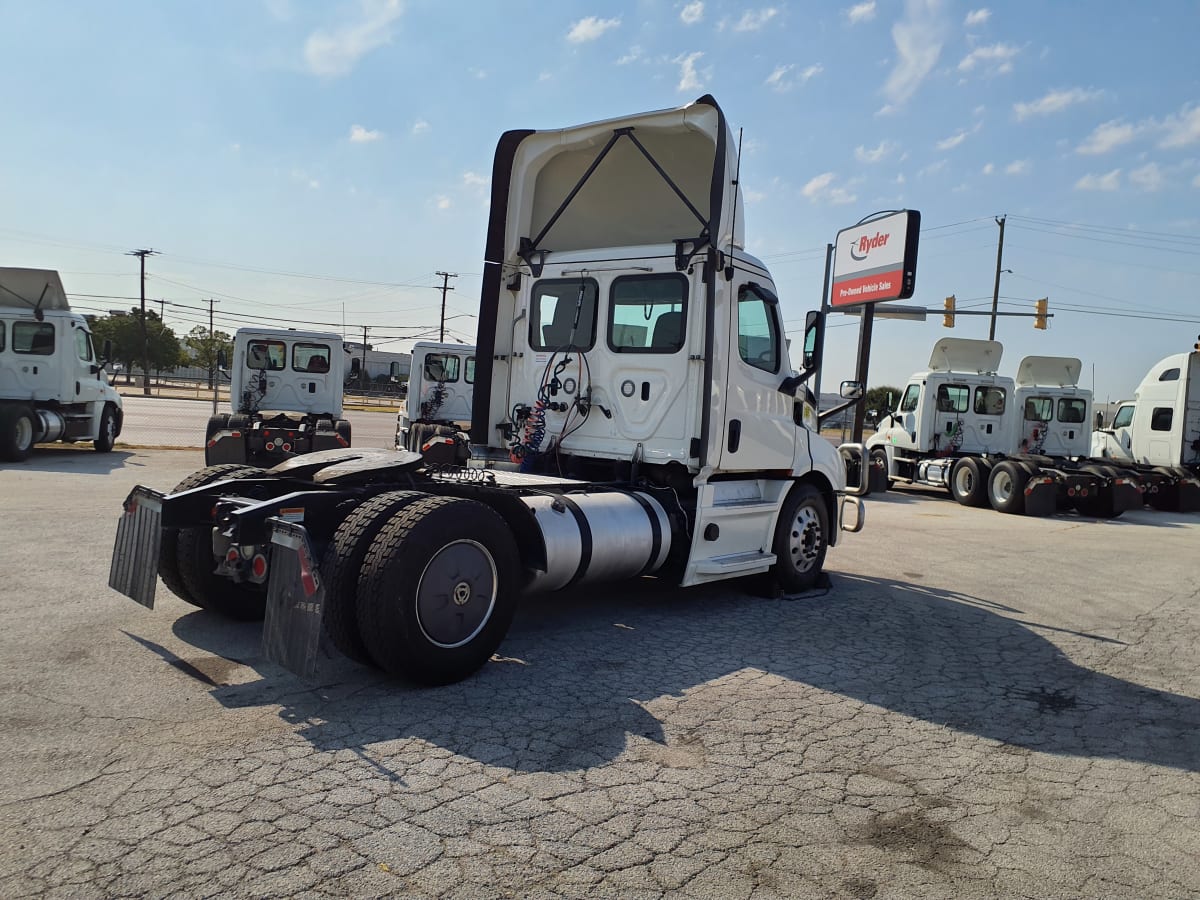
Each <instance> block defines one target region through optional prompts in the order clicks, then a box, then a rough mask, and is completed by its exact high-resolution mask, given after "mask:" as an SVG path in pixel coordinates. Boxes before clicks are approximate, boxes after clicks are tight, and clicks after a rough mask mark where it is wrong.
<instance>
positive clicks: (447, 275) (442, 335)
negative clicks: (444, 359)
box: [433, 272, 458, 343]
mask: <svg viewBox="0 0 1200 900" xmlns="http://www.w3.org/2000/svg"><path fill="white" fill-rule="evenodd" d="M433 274H434V275H441V276H442V287H441V291H442V326H441V330H440V331H439V333H438V341H439V342H441V343H445V342H446V291H452V290H454V288H452V287H450V279H451V278H457V277H458V275H456V274H454V273H452V272H434V273H433ZM434 290H435V291H436V290H437V288H436V287H435V288H434Z"/></svg>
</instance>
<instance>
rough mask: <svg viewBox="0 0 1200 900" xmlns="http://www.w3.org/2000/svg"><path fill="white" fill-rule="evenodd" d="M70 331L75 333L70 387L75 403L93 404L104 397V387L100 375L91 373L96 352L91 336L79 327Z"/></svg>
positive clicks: (94, 363) (94, 365) (94, 364)
mask: <svg viewBox="0 0 1200 900" xmlns="http://www.w3.org/2000/svg"><path fill="white" fill-rule="evenodd" d="M72 330H73V331H74V333H75V336H74V340H75V366H74V375H75V383H74V384H73V385H71V387H73V388H74V390H75V394H74V396H75V402H76V403H95V402H96V401H98V400H99V399H100V398H101V397H102V396H104V385H103V384H102V383H101V381H100V375H99V374H98V373H97V372H95V371H93V370H94V369H95V368H96V350H95V347H94V346H93V344H92V336H91V335H90V334H89V333H88V331H87V329H86V328H83V327H82V326H80V325H76V326H75V327H74V328H73V329H72ZM96 412H99V411H98V410H97V411H96Z"/></svg>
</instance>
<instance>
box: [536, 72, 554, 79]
mask: <svg viewBox="0 0 1200 900" xmlns="http://www.w3.org/2000/svg"><path fill="white" fill-rule="evenodd" d="M553 78H554V76H553V75H551V74H550V73H549V72H538V81H550V80H552V79H553Z"/></svg>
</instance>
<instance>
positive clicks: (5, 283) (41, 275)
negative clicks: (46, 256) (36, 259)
mask: <svg viewBox="0 0 1200 900" xmlns="http://www.w3.org/2000/svg"><path fill="white" fill-rule="evenodd" d="M0 306H10V307H11V306H15V307H17V308H18V309H30V310H32V309H41V310H47V309H70V308H71V304H70V303H68V302H67V292H66V291H64V290H63V286H62V279H61V278H59V277H58V272H56V271H54V269H16V268H8V267H0Z"/></svg>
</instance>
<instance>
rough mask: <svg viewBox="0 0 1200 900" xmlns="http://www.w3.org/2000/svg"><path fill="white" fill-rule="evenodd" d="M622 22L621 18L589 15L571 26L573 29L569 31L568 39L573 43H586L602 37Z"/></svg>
mask: <svg viewBox="0 0 1200 900" xmlns="http://www.w3.org/2000/svg"><path fill="white" fill-rule="evenodd" d="M620 24H621V20H620V19H601V18H598V17H596V16H588V17H587V18H586V19H580V20H579V21H578V22H576V23H575V24H574V25H572V26H571V30H570V31H568V32H567V40H568V41H570V42H571V43H572V44H585V43H587V42H588V41H594V40H596V39H597V38H600V37H602V36H603V35H604V32H606V31H611V30H612V29H614V28H616V27H618V26H619V25H620Z"/></svg>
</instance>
